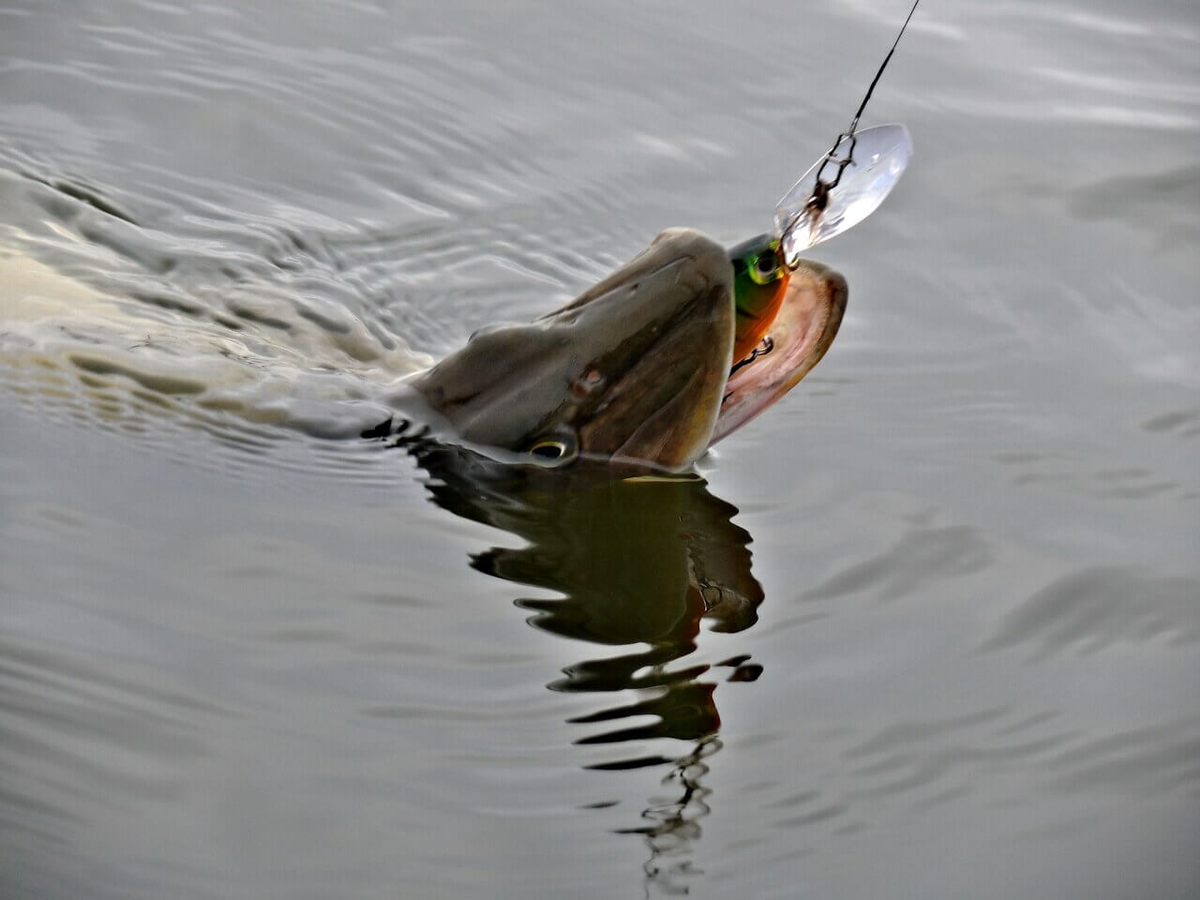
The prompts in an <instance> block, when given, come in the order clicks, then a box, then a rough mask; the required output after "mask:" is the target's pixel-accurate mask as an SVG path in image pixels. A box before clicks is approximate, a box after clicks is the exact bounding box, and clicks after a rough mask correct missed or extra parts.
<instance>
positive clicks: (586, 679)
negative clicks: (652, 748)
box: [397, 438, 763, 885]
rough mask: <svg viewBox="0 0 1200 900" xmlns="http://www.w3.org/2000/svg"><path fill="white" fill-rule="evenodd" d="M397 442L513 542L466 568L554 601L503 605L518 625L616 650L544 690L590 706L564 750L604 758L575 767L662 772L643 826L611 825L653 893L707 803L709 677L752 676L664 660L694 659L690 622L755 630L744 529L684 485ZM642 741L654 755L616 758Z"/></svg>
mask: <svg viewBox="0 0 1200 900" xmlns="http://www.w3.org/2000/svg"><path fill="white" fill-rule="evenodd" d="M397 444H398V446H402V447H404V449H406V450H407V451H408V452H410V453H411V454H412V455H413V456H414V457H415V458H416V460H417V462H418V463H419V465H420V466H421V467H422V468H423V469H425V470H426V472H427V473H428V476H429V479H430V480H429V483H428V489H429V492H430V494H431V496H432V499H433V500H434V501H435V502H436V503H437V504H438V505H439V506H441V507H442V508H443V509H447V510H449V511H450V512H453V513H455V514H456V515H459V516H462V517H464V518H467V519H471V520H473V521H476V522H482V523H484V524H486V525H490V526H492V527H495V528H499V529H502V530H504V531H506V532H509V533H511V534H513V535H516V536H518V537H520V538H522V539H523V540H524V541H525V542H526V543H525V545H524V546H522V547H519V548H515V549H514V548H509V547H492V548H491V549H488V550H485V551H482V552H480V553H476V554H473V555H472V556H471V560H470V564H471V566H472V568H474V569H476V570H478V571H480V572H484V573H486V574H488V575H492V576H494V577H496V578H500V579H503V580H505V581H511V582H514V583H516V584H522V585H529V586H533V587H537V588H543V589H545V590H548V591H552V592H554V593H555V594H557V595H559V596H558V597H557V598H554V599H535V598H528V597H519V598H517V599H516V601H515V602H516V605H517V606H519V607H521V608H522V609H526V610H532V611H533V612H534V613H535V614H534V615H533V616H531V617H530V618H529V620H528V621H529V623H530V624H531V625H533V626H535V627H537V628H539V629H541V630H543V631H546V632H549V633H551V634H554V635H559V636H562V637H567V638H571V639H573V640H577V641H581V642H585V643H589V644H599V645H602V646H607V647H619V648H622V650H621V652H619V653H618V654H617V655H609V656H603V657H599V658H584V659H581V660H580V661H579V662H577V663H574V664H573V665H570V666H567V667H566V668H564V669H563V672H562V674H563V677H561V678H557V679H555V680H554V681H551V682H550V683H549V684H548V685H547V687H548V688H549V689H550V690H552V691H561V692H567V693H583V694H594V695H596V696H597V698H598V703H599V704H600V708H599V709H596V710H595V711H593V712H590V713H587V714H584V715H579V716H574V717H572V718H571V719H569V720H568V721H569V722H570V723H572V724H576V725H581V726H583V725H587V726H595V727H593V728H591V729H589V730H588V733H586V734H585V735H583V736H581V737H579V738H578V739H577V740H576V741H575V743H577V744H602V745H610V746H611V747H612V756H611V758H609V759H607V760H605V761H602V762H594V763H589V764H588V765H587V766H586V767H587V768H589V769H595V770H609V771H612V770H627V769H633V770H638V769H644V768H652V767H658V766H668V767H670V770H669V773H668V774H667V775H666V776H665V777H664V778H663V781H662V787H663V789H664V790H665V791H666V792H667V795H668V796H666V797H656V798H651V799H650V800H648V801H647V806H646V808H645V809H644V810H643V811H642V814H641V818H642V819H643V822H641V823H640V824H637V825H633V824H631V825H630V826H629V827H627V828H623V829H619V830H620V831H621V832H623V833H629V834H638V835H642V836H644V838H645V840H646V844H647V846H648V848H649V851H650V857H649V860H648V861H647V862H646V864H645V872H646V877H647V879H649V880H652V881H655V882H658V883H660V884H663V885H668V884H670V883H672V882H673V880H674V879H676V878H679V877H684V876H686V875H687V874H688V872H689V869H690V867H691V860H690V856H691V844H692V843H693V842H694V841H696V840H698V839H699V838H700V835H701V826H700V820H701V819H702V818H703V817H704V816H705V815H707V814H708V813H709V811H710V805H711V802H712V800H711V797H710V793H711V791H710V790H709V789H708V788H706V787H705V785H704V783H703V776H704V774H705V773H706V772H707V771H708V767H707V765H706V763H705V762H704V760H705V759H706V758H708V757H710V756H711V755H712V754H713V753H716V752H717V751H718V750H720V748H721V742H720V740H719V739H718V737H717V735H718V733H719V731H720V726H721V716H720V713H719V712H718V710H717V705H716V702H715V700H714V690H715V688H716V686H717V680H718V679H724V680H727V681H731V682H750V681H754V680H756V679H757V678H758V676H759V675H760V674H761V672H762V667H761V666H760V665H758V664H757V663H754V662H751V661H750V659H751V658H750V655H749V654H738V655H733V656H730V658H728V659H725V660H723V661H721V662H719V663H716V664H708V663H704V662H699V663H692V664H687V663H684V664H682V665H674V664H675V663H676V662H677V661H679V660H683V659H685V658H686V657H687V656H689V655H691V654H693V653H694V652H695V651H696V649H697V645H696V638H697V635H698V633H699V631H700V628H701V626H702V623H706V624H707V626H708V627H709V628H710V629H711V630H712V631H717V632H730V633H735V632H740V631H744V630H746V629H748V628H750V627H752V626H753V625H754V624H755V622H756V621H757V620H758V607H759V604H761V603H762V601H763V590H762V586H761V585H760V584H759V582H758V581H757V580H756V579H755V577H754V575H753V574H752V573H751V570H750V559H751V554H750V551H749V549H748V546H747V545H748V544H749V543H750V541H751V538H750V535H749V533H748V532H747V531H746V530H745V529H743V528H741V527H739V526H738V525H735V524H734V523H733V521H732V517H733V516H734V515H735V514H736V513H737V508H736V507H735V506H733V505H732V504H729V503H727V502H725V501H723V500H721V499H719V498H718V497H715V496H713V494H711V493H710V492H709V490H708V486H707V484H706V483H705V481H704V480H703V479H702V478H700V477H699V476H695V475H679V476H664V475H658V474H655V473H650V472H639V471H637V470H629V471H621V470H614V469H612V468H610V467H604V466H589V465H585V464H578V465H576V466H574V467H572V468H571V469H570V470H567V471H560V470H554V469H548V468H541V467H537V466H512V465H504V464H500V463H497V462H493V461H492V460H489V459H487V458H485V457H483V456H480V455H478V454H476V453H473V452H472V451H470V450H467V449H463V448H460V447H452V446H446V445H443V444H438V443H436V442H432V441H429V440H426V439H420V438H418V439H416V440H412V441H405V440H403V439H401V440H400V441H398V442H397ZM630 647H636V648H637V649H633V650H626V649H625V648H630ZM647 719H649V720H650V721H646V720H647ZM647 741H651V742H654V743H655V744H661V745H663V749H662V752H660V753H652V754H645V753H636V754H635V755H629V753H628V752H627V751H624V750H622V749H621V746H622V745H623V744H626V743H629V742H635V743H636V745H637V746H639V747H640V746H642V745H644V744H645V742H647ZM672 742H683V743H684V745H686V747H687V749H686V750H684V751H683V752H679V751H678V750H677V746H678V745H677V744H674V743H672ZM672 749H674V750H675V752H673V753H672V752H671V750H672ZM663 857H665V858H666V859H663Z"/></svg>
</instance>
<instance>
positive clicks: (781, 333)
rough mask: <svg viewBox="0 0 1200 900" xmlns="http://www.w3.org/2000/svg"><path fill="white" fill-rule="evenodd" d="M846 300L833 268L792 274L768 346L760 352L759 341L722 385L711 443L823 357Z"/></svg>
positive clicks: (768, 403) (765, 405) (762, 407)
mask: <svg viewBox="0 0 1200 900" xmlns="http://www.w3.org/2000/svg"><path fill="white" fill-rule="evenodd" d="M822 269H823V267H822ZM839 291H840V292H841V296H840V297H837V296H836V294H837V292H839ZM844 302H845V284H844V283H843V282H841V277H840V276H838V275H836V274H835V273H832V272H830V273H827V274H826V273H825V272H824V271H822V272H820V273H818V272H814V271H808V270H805V269H803V268H802V269H798V270H797V271H796V272H795V273H794V274H793V275H792V278H791V283H790V284H789V285H788V293H787V297H786V298H785V299H784V302H783V306H782V308H781V309H780V310H779V314H778V315H777V316H776V317H775V321H774V322H772V323H771V327H770V329H769V330H768V332H767V336H768V340H769V344H770V350H769V351H768V352H765V353H764V352H763V349H764V348H763V346H762V345H760V347H759V350H758V351H757V352H758V354H759V355H758V356H756V357H755V358H754V359H752V360H751V361H750V362H746V363H744V364H742V365H740V366H735V367H734V371H733V373H732V374H731V375H730V376H729V380H728V381H727V382H726V384H725V395H724V399H723V400H722V401H721V412H720V415H719V417H718V418H717V424H716V426H715V427H714V428H713V433H712V437H711V438H710V439H709V442H708V444H709V446H710V447H711V446H712V445H713V444H715V443H716V442H717V441H719V440H721V439H722V438H723V437H725V436H726V435H728V434H730V433H731V432H733V431H736V430H737V429H738V428H741V427H742V426H743V425H745V424H746V423H747V422H749V421H750V420H751V419H753V418H754V417H755V416H757V415H758V414H759V413H761V412H762V411H763V410H765V409H767V408H768V407H769V406H771V405H772V404H773V403H774V402H775V401H776V400H778V399H779V398H780V397H782V396H783V395H784V394H786V393H787V392H788V391H790V390H791V389H792V388H793V387H795V386H796V384H798V383H799V381H800V379H802V378H803V377H804V376H805V375H807V374H808V373H809V371H810V370H811V369H812V367H813V366H815V365H816V364H817V363H818V362H820V361H821V357H822V356H824V355H825V351H826V350H827V349H828V347H829V344H830V343H831V342H832V341H833V338H834V335H836V334H837V329H838V326H839V325H840V324H841V319H842V308H843V304H844Z"/></svg>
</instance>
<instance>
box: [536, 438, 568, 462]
mask: <svg viewBox="0 0 1200 900" xmlns="http://www.w3.org/2000/svg"><path fill="white" fill-rule="evenodd" d="M575 449H576V448H575V442H574V440H573V439H571V438H569V437H567V436H564V435H558V436H554V437H544V438H539V439H538V440H537V441H535V442H534V444H533V446H532V447H530V448H529V455H530V456H534V457H537V458H538V459H539V460H545V461H546V462H566V461H568V460H570V459H572V458H573V457H574V456H575Z"/></svg>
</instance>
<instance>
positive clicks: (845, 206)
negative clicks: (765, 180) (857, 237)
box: [775, 125, 912, 269]
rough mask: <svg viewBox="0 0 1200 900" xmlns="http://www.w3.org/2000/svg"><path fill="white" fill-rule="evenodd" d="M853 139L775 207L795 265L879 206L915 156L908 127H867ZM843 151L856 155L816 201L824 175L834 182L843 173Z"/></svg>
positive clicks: (786, 254)
mask: <svg viewBox="0 0 1200 900" xmlns="http://www.w3.org/2000/svg"><path fill="white" fill-rule="evenodd" d="M851 140H852V138H850V137H843V138H842V139H841V140H840V141H839V142H838V144H837V146H836V147H835V148H834V150H833V151H832V153H831V154H830V156H829V157H825V156H823V157H821V158H820V159H819V160H817V161H816V162H815V163H813V164H812V167H811V168H810V169H809V170H808V171H807V172H805V173H804V174H803V175H802V176H801V177H800V180H799V181H797V182H796V183H795V184H793V185H792V187H791V189H790V190H789V191H788V192H787V193H786V194H784V195H783V199H781V200H780V201H779V203H778V204H776V206H775V232H776V234H778V235H779V237H780V252H781V253H782V254H783V261H784V263H785V264H786V265H787V267H788V268H790V269H794V268H795V267H796V265H797V262H798V261H799V258H800V254H801V253H803V252H804V251H805V250H807V249H808V248H809V247H813V246H816V245H817V244H819V243H821V242H822V241H827V240H829V239H830V238H831V237H833V236H834V235H838V234H841V233H842V232H843V231H846V230H848V229H850V228H853V227H854V226H855V225H857V224H858V223H859V222H861V221H862V220H863V219H865V218H866V217H867V216H869V215H870V214H871V213H873V212H874V211H875V210H876V209H878V208H879V204H881V203H882V202H883V201H884V199H885V198H886V197H887V195H888V194H890V193H891V192H892V188H894V187H895V186H896V182H897V181H899V180H900V176H901V175H902V174H904V170H905V168H906V167H907V166H908V161H909V159H910V158H911V157H912V138H911V137H910V135H909V133H908V129H907V128H905V127H904V126H903V125H877V126H875V127H874V128H864V129H863V130H862V131H859V132H857V133H856V134H855V135H854V137H853V144H851ZM842 154H851V156H852V158H851V161H850V162H849V163H848V164H847V165H845V166H844V168H843V170H842V173H841V176H840V178H837V183H836V184H834V185H833V186H832V187H830V189H829V191H828V194H827V197H826V202H825V203H824V205H823V206H818V205H817V204H814V203H812V202H811V200H812V198H813V193H814V189H815V188H816V187H817V177H818V175H821V176H822V180H823V181H824V182H825V184H826V185H829V184H831V183H832V182H833V179H834V178H835V177H836V176H837V174H838V158H839V157H841V158H843V159H844V158H845V157H844V156H842ZM822 167H824V171H822Z"/></svg>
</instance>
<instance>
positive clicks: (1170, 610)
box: [983, 566, 1200, 659]
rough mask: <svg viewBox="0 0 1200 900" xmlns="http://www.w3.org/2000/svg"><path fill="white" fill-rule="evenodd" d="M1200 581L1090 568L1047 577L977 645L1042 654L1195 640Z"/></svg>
mask: <svg viewBox="0 0 1200 900" xmlns="http://www.w3.org/2000/svg"><path fill="white" fill-rule="evenodd" d="M1198 598H1200V579H1197V578H1193V577H1163V576H1155V575H1149V574H1146V573H1142V572H1138V571H1136V570H1133V569H1129V568H1122V567H1117V566H1091V567H1088V568H1085V569H1082V570H1080V571H1077V572H1072V573H1070V574H1068V575H1064V576H1062V577H1060V578H1057V579H1055V580H1054V581H1053V582H1051V583H1050V584H1048V585H1046V586H1045V587H1044V588H1042V589H1040V590H1039V591H1037V592H1036V593H1034V594H1033V595H1032V596H1031V597H1029V599H1027V600H1025V601H1024V602H1023V603H1020V604H1019V605H1018V606H1016V608H1014V609H1013V610H1012V611H1010V612H1009V613H1008V614H1007V615H1006V616H1004V618H1003V619H1002V620H1001V622H1000V624H999V627H998V628H997V630H996V633H995V634H994V635H993V636H992V637H991V638H989V639H988V640H987V641H986V642H985V643H984V645H983V649H984V650H998V649H1002V648H1010V647H1022V646H1023V647H1028V648H1029V649H1030V651H1031V652H1032V654H1033V656H1034V658H1036V659H1044V658H1046V657H1049V656H1053V655H1055V654H1059V653H1064V652H1067V651H1068V650H1070V649H1072V648H1074V649H1077V650H1078V651H1080V652H1082V653H1094V652H1097V651H1099V650H1103V649H1106V648H1108V647H1111V646H1114V645H1117V644H1122V643H1143V642H1148V641H1163V642H1165V643H1167V644H1168V645H1171V646H1180V645H1183V644H1193V643H1196V642H1197V641H1198V640H1200V602H1197V600H1198Z"/></svg>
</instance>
